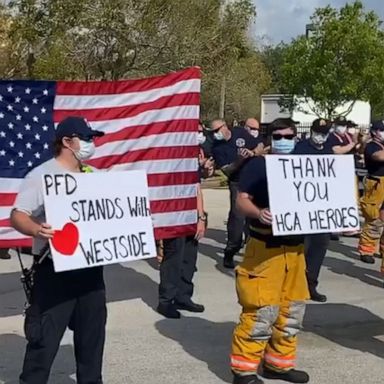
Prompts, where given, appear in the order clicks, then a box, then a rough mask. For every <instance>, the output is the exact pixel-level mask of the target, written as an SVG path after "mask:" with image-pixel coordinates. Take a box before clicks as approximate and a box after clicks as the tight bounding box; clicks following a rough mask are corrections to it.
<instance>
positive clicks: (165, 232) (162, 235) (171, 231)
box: [154, 224, 196, 239]
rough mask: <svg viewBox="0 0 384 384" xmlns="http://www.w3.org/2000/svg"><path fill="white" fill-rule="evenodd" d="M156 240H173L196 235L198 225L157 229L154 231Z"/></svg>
mask: <svg viewBox="0 0 384 384" xmlns="http://www.w3.org/2000/svg"><path fill="white" fill-rule="evenodd" d="M154 232H155V238H156V239H171V238H175V237H181V236H182V237H184V236H186V235H194V234H195V233H196V224H187V225H178V226H170V227H161V228H160V227H157V228H155V230H154Z"/></svg>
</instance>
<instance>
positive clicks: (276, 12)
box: [253, 0, 384, 44]
mask: <svg viewBox="0 0 384 384" xmlns="http://www.w3.org/2000/svg"><path fill="white" fill-rule="evenodd" d="M253 2H254V4H255V5H256V11H257V17H256V22H255V25H254V27H253V30H254V34H255V35H256V38H257V39H258V40H260V38H262V40H263V42H264V43H267V44H277V43H279V42H280V41H285V42H289V41H290V40H291V39H292V38H294V37H296V36H298V35H300V34H304V33H305V25H306V24H308V23H309V21H310V20H309V18H310V16H311V15H312V14H313V12H314V10H315V9H316V8H319V7H324V6H326V5H328V4H330V5H331V6H333V7H337V8H339V7H342V6H344V5H345V4H346V3H347V2H348V3H351V2H353V1H347V0H253ZM363 4H364V6H365V8H366V9H367V10H374V11H375V12H376V13H377V14H378V15H379V16H380V18H381V19H382V20H384V0H364V1H363Z"/></svg>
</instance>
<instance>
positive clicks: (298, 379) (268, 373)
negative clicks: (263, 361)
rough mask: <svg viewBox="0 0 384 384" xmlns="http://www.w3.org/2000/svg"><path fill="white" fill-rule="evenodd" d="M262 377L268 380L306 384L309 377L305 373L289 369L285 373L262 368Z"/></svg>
mask: <svg viewBox="0 0 384 384" xmlns="http://www.w3.org/2000/svg"><path fill="white" fill-rule="evenodd" d="M263 377H264V378H266V379H270V380H283V381H288V382H289V383H308V381H309V375H308V373H307V372H304V371H298V370H296V369H290V370H289V371H285V372H276V371H273V370H272V369H269V368H266V367H264V369H263Z"/></svg>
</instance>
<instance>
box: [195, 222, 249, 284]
mask: <svg viewBox="0 0 384 384" xmlns="http://www.w3.org/2000/svg"><path fill="white" fill-rule="evenodd" d="M226 238H227V235H226V231H224V230H222V229H215V228H210V229H208V230H207V232H206V234H205V239H211V240H214V241H216V242H217V243H219V244H220V246H217V245H212V244H207V243H202V242H200V244H199V253H200V254H201V255H203V256H207V257H209V258H210V259H212V260H214V261H216V265H215V268H216V269H217V270H218V271H219V272H221V273H223V274H224V275H227V276H230V277H234V276H235V273H234V270H232V269H227V268H224V267H223V251H224V248H225V243H226ZM239 255H240V256H239ZM239 257H240V258H242V256H241V252H240V253H239V254H238V255H237V256H236V258H237V260H238V259H239ZM235 260H236V259H235Z"/></svg>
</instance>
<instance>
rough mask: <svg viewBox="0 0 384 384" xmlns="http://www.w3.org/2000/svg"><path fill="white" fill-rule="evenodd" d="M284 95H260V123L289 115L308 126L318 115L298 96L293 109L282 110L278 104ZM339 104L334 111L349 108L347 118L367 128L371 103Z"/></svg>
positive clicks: (343, 111)
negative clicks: (296, 103)
mask: <svg viewBox="0 0 384 384" xmlns="http://www.w3.org/2000/svg"><path fill="white" fill-rule="evenodd" d="M282 97H284V95H282V94H273V95H262V96H261V123H262V124H268V123H270V122H272V121H273V120H275V119H277V118H279V117H291V118H292V119H293V120H295V121H298V122H299V123H300V125H302V126H306V127H310V125H311V123H312V121H313V120H315V119H317V118H318V116H317V115H316V114H315V113H313V111H312V109H311V107H312V106H313V102H312V101H311V100H308V101H306V100H305V99H303V98H298V99H297V102H298V105H297V107H295V109H294V110H293V111H288V110H282V108H281V107H280V105H279V101H280V99H281V98H282ZM351 104H352V103H347V104H345V105H342V106H340V107H339V108H337V109H336V111H337V112H338V113H340V114H342V115H344V113H345V111H348V110H349V108H351V110H350V112H349V113H348V114H347V115H346V116H345V117H346V119H347V120H352V121H353V122H355V123H356V124H358V125H359V127H361V128H368V127H369V125H370V122H371V105H370V104H369V103H368V102H365V101H360V100H358V101H356V102H355V103H354V105H353V106H352V107H351Z"/></svg>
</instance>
